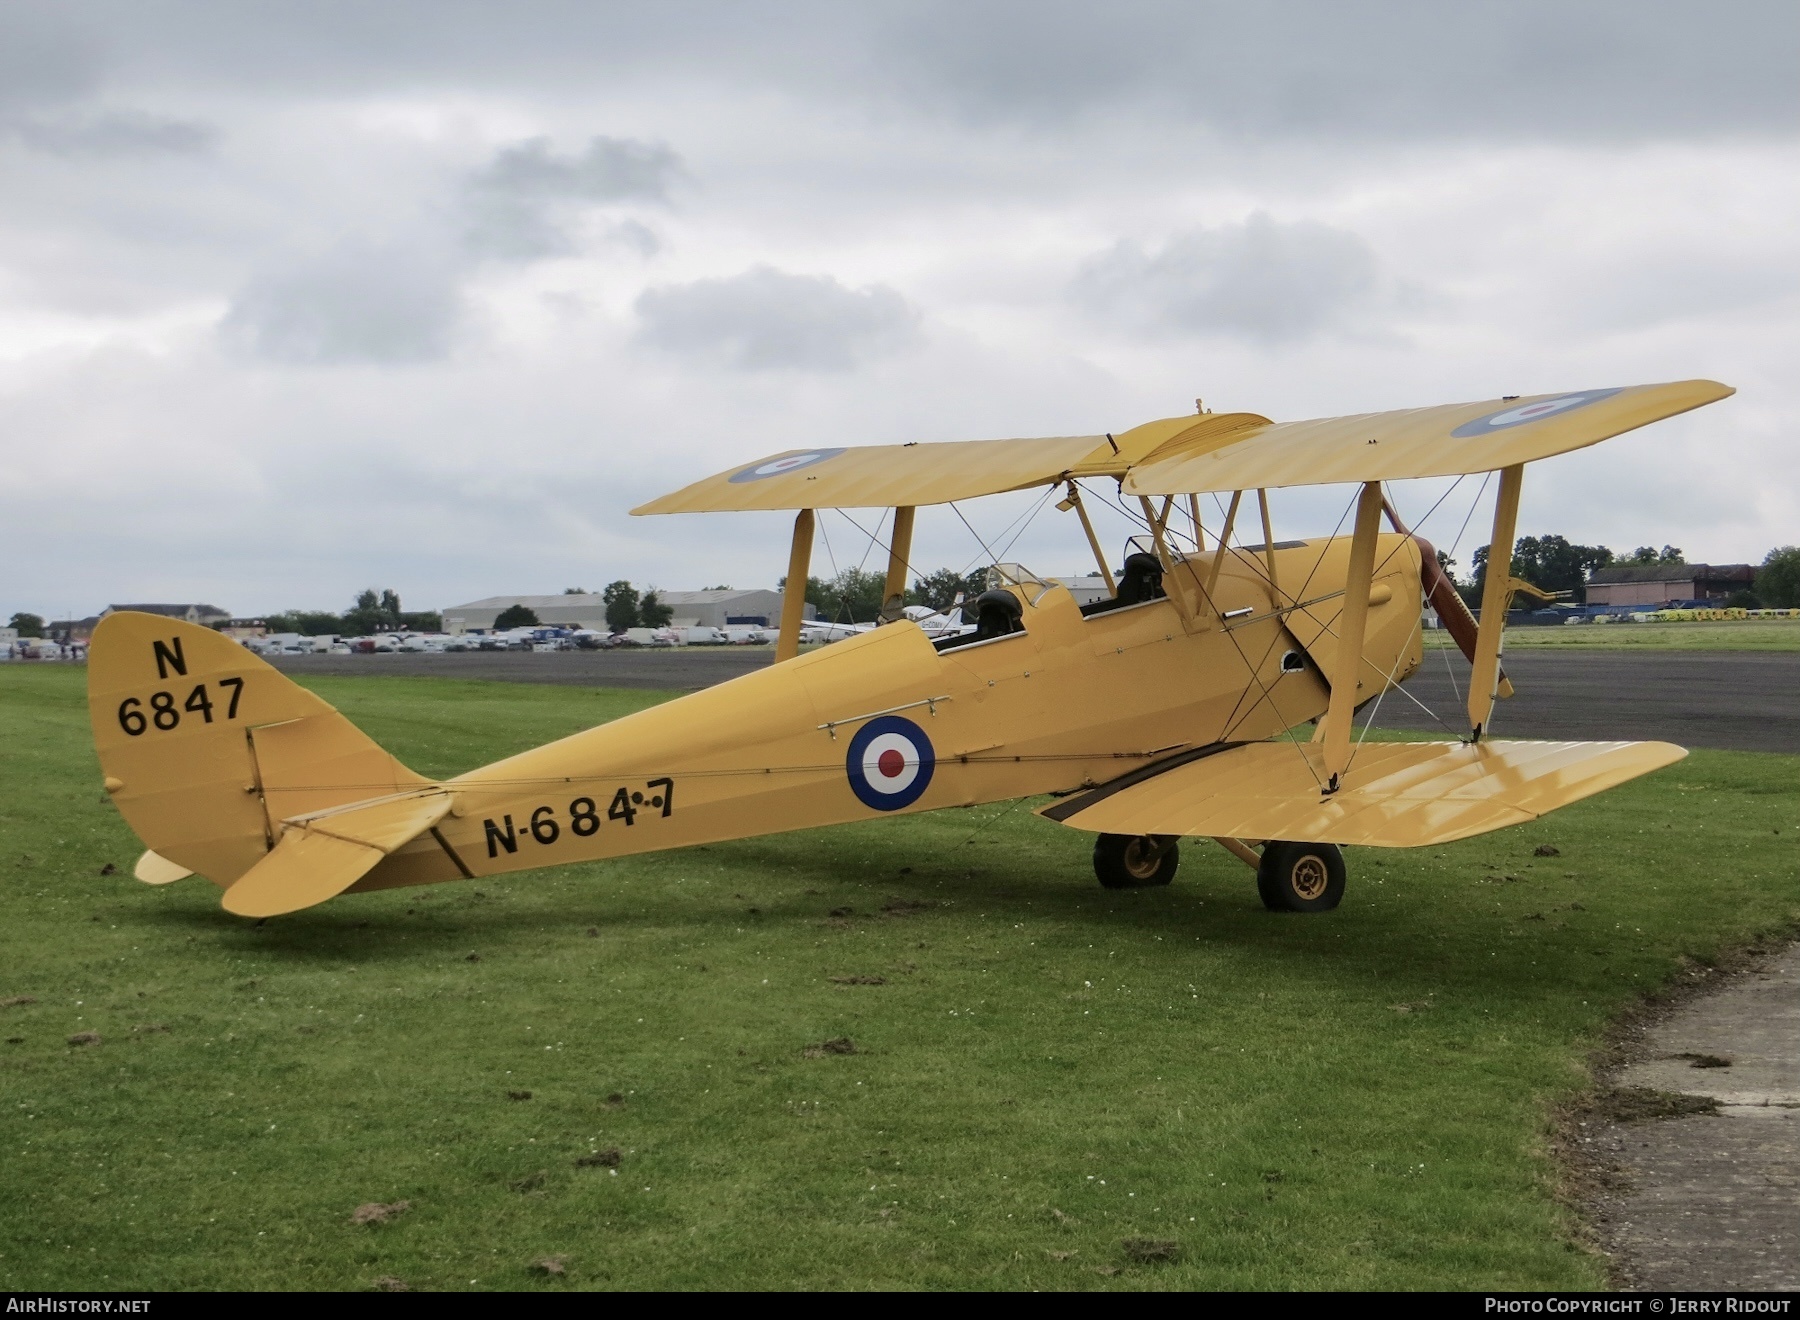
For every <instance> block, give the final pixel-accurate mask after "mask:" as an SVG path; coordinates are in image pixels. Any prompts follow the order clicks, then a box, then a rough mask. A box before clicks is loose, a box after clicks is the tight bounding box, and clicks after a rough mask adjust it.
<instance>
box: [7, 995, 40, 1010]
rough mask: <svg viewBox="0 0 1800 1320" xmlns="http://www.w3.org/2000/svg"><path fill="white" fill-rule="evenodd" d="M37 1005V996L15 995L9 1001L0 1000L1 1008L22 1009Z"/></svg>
mask: <svg viewBox="0 0 1800 1320" xmlns="http://www.w3.org/2000/svg"><path fill="white" fill-rule="evenodd" d="M35 1003H37V996H35V995H13V996H12V997H11V998H9V999H0V1008H22V1007H24V1006H25V1005H26V1004H35Z"/></svg>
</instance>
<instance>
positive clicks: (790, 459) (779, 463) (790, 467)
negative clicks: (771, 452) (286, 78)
mask: <svg viewBox="0 0 1800 1320" xmlns="http://www.w3.org/2000/svg"><path fill="white" fill-rule="evenodd" d="M843 452H844V451H843V450H842V449H808V450H807V451H805V452H804V453H800V454H783V455H782V456H781V457H780V458H771V459H770V460H769V461H768V462H766V463H758V464H757V465H756V466H755V467H748V468H745V469H744V470H743V471H742V472H739V473H736V474H735V475H734V476H733V477H732V478H731V484H732V485H734V486H741V485H743V484H744V483H745V482H746V481H762V480H765V479H766V478H769V477H780V476H785V475H786V474H787V473H789V472H797V471H799V470H800V469H801V468H804V467H811V466H813V464H815V463H823V462H824V461H825V460H826V459H828V458H836V457H837V456H838V455H839V454H841V453H843Z"/></svg>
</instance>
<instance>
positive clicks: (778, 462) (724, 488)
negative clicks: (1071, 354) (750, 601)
mask: <svg viewBox="0 0 1800 1320" xmlns="http://www.w3.org/2000/svg"><path fill="white" fill-rule="evenodd" d="M1096 445H1098V446H1099V447H1100V448H1102V449H1105V448H1106V447H1107V444H1106V437H1105V436H1101V435H1086V436H1062V437H1057V438H1053V439H1048V440H964V441H954V442H950V443H944V444H918V445H862V446H858V447H856V448H853V449H795V450H790V451H789V452H787V453H785V454H776V455H773V456H772V457H769V458H761V459H758V460H757V461H756V462H754V463H747V464H745V465H744V466H743V467H739V468H734V469H732V470H731V471H729V472H721V473H719V474H718V475H717V476H711V477H707V478H706V479H705V480H703V481H696V482H695V483H694V484H693V485H691V486H685V487H683V488H682V489H681V490H678V491H676V492H674V493H673V494H671V495H664V496H662V497H661V498H660V499H655V500H651V501H650V502H649V503H648V504H643V505H640V506H638V507H637V508H635V509H633V510H632V512H633V513H722V512H728V511H732V510H740V509H864V508H881V507H892V506H894V505H897V504H942V503H946V502H948V501H950V500H966V499H973V498H974V497H975V496H977V495H990V494H994V493H997V492H999V491H1004V490H1017V489H1018V488H1019V487H1021V486H1035V485H1039V484H1041V483H1043V482H1046V481H1054V480H1055V479H1056V477H1057V476H1058V475H1059V474H1061V473H1062V472H1065V471H1067V470H1068V469H1070V468H1073V467H1075V466H1076V465H1078V464H1079V463H1080V462H1081V461H1082V459H1084V458H1086V457H1087V456H1088V455H1089V454H1091V453H1092V452H1093V451H1094V447H1095V446H1096Z"/></svg>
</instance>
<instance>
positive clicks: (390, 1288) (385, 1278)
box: [369, 1274, 412, 1292]
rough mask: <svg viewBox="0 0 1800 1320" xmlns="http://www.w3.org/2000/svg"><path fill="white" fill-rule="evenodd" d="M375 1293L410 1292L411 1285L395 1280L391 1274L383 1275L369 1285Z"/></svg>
mask: <svg viewBox="0 0 1800 1320" xmlns="http://www.w3.org/2000/svg"><path fill="white" fill-rule="evenodd" d="M369 1286H370V1287H372V1288H373V1289H375V1291H376V1292H411V1291H412V1285H410V1284H409V1283H407V1281H406V1280H405V1279H401V1278H396V1277H395V1276H394V1275H392V1274H384V1275H382V1276H381V1277H380V1278H378V1279H376V1280H375V1282H374V1283H372V1284H370V1285H369Z"/></svg>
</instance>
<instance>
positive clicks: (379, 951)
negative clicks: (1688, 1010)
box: [0, 666, 1800, 1289]
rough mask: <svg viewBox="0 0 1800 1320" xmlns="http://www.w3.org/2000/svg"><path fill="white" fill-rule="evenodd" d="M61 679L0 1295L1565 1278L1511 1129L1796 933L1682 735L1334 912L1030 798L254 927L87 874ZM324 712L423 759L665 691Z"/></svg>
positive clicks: (331, 907) (14, 747)
mask: <svg viewBox="0 0 1800 1320" xmlns="http://www.w3.org/2000/svg"><path fill="white" fill-rule="evenodd" d="M81 683H82V676H81V674H80V672H79V671H78V670H62V669H56V668H52V667H44V668H28V667H25V666H18V667H9V668H7V669H4V670H0V739H3V740H4V742H3V744H0V745H4V746H5V747H6V749H7V755H6V757H5V761H4V763H3V768H0V775H3V777H4V796H3V797H0V894H3V896H4V902H5V926H4V929H5V932H6V934H5V940H6V946H5V952H4V962H3V964H0V1000H6V999H11V998H14V997H18V996H28V997H31V998H32V999H34V1000H35V1002H28V1003H15V1004H13V1005H12V1006H10V1007H5V1008H0V1042H4V1043H0V1157H3V1158H4V1160H5V1168H6V1175H5V1177H4V1180H0V1286H4V1287H7V1288H10V1289H87V1288H146V1289H150V1288H155V1289H195V1288H327V1289H328V1288H372V1287H381V1288H395V1287H398V1286H410V1287H412V1288H414V1289H419V1288H439V1289H442V1288H465V1289H466V1288H509V1289H510V1288H518V1289H524V1288H545V1289H560V1288H570V1287H576V1288H580V1287H602V1286H609V1287H635V1288H673V1287H686V1288H697V1287H714V1288H719V1287H834V1288H858V1287H932V1288H952V1287H1005V1288H1027V1287H1030V1288H1071V1287H1101V1286H1106V1287H1186V1288H1330V1287H1347V1288H1458V1289H1468V1288H1483V1289H1499V1288H1519V1289H1525V1288H1533V1289H1536V1288H1591V1287H1597V1286H1601V1285H1602V1284H1603V1282H1604V1271H1603V1269H1602V1267H1601V1265H1600V1264H1599V1263H1598V1262H1597V1261H1596V1260H1595V1259H1594V1258H1593V1257H1591V1256H1589V1255H1587V1254H1585V1253H1584V1252H1583V1251H1581V1250H1579V1249H1578V1248H1577V1247H1576V1246H1574V1245H1573V1243H1574V1236H1573V1234H1572V1233H1571V1231H1570V1227H1571V1226H1570V1225H1569V1224H1568V1223H1567V1222H1566V1221H1565V1219H1564V1214H1565V1212H1564V1211H1563V1210H1561V1209H1559V1207H1558V1204H1557V1202H1556V1200H1555V1197H1554V1195H1553V1188H1554V1185H1555V1177H1556V1173H1555V1170H1554V1168H1553V1167H1552V1166H1551V1164H1550V1163H1549V1159H1548V1155H1547V1153H1546V1152H1547V1149H1548V1143H1547V1141H1546V1140H1545V1134H1546V1124H1547V1122H1548V1120H1547V1117H1546V1115H1547V1114H1548V1113H1549V1112H1550V1109H1551V1107H1552V1106H1553V1105H1554V1104H1556V1103H1558V1102H1560V1101H1561V1100H1563V1099H1566V1098H1567V1097H1568V1096H1569V1095H1570V1094H1571V1093H1573V1092H1575V1091H1577V1090H1579V1089H1580V1088H1582V1087H1583V1086H1584V1085H1585V1084H1586V1074H1585V1071H1584V1068H1583V1055H1584V1050H1585V1049H1586V1048H1587V1047H1588V1046H1590V1045H1591V1044H1592V1043H1593V1042H1595V1041H1596V1040H1597V1039H1598V1038H1599V1036H1600V1034H1601V1032H1602V1030H1603V1028H1604V1025H1605V1022H1606V1019H1607V1018H1608V1016H1609V1015H1610V1014H1612V1013H1614V1012H1616V1011H1617V1010H1619V1009H1620V1008H1621V1007H1622V1006H1624V1005H1625V1004H1627V1003H1629V1002H1630V1001H1632V1000H1633V999H1634V997H1635V996H1637V995H1638V994H1639V993H1640V992H1641V991H1643V990H1645V989H1647V988H1649V987H1651V986H1653V985H1655V984H1657V983H1658V982H1660V981H1662V980H1664V979H1665V978H1667V977H1668V976H1669V975H1670V973H1671V972H1672V971H1673V969H1674V968H1675V967H1676V966H1677V965H1678V963H1679V960H1680V959H1681V958H1682V957H1683V956H1691V957H1699V958H1705V957H1707V956H1709V955H1710V954H1711V953H1712V952H1713V951H1715V950H1717V949H1719V948H1721V947H1722V946H1725V945H1728V944H1732V943H1736V942H1739V941H1742V940H1745V939H1748V938H1750V937H1753V936H1755V935H1757V934H1759V933H1761V932H1765V931H1769V930H1772V929H1775V928H1777V927H1780V926H1782V925H1784V924H1786V923H1788V922H1791V921H1792V920H1794V919H1795V917H1796V915H1797V914H1800V876H1797V874H1796V869H1797V868H1796V858H1795V851H1794V840H1795V837H1796V832H1797V831H1800V800H1797V794H1796V788H1797V787H1800V774H1797V771H1800V759H1796V758H1789V757H1777V756H1769V755H1759V754H1754V753H1726V752H1696V753H1695V754H1694V755H1693V756H1692V757H1690V758H1689V759H1688V760H1686V761H1684V762H1682V763H1681V764H1679V765H1677V766H1674V767H1672V768H1670V769H1668V770H1665V771H1663V772H1661V773H1659V774H1657V775H1655V776H1653V777H1651V778H1649V779H1646V780H1641V781H1638V782H1637V783H1634V784H1631V785H1628V786H1626V787H1624V788H1622V789H1619V790H1617V791H1615V792H1613V793H1610V794H1607V795H1605V796H1603V797H1600V798H1597V799H1594V800H1591V801H1589V802H1586V803H1582V804H1579V805H1577V806H1575V807H1572V808H1569V809H1567V810H1565V811H1563V812H1560V813H1558V814H1557V815H1555V816H1553V817H1551V818H1549V819H1548V820H1545V821H1543V822H1540V823H1537V824H1534V825H1531V826H1526V827H1522V828H1519V829H1515V830H1510V831H1507V832H1505V833H1502V834H1498V835H1492V836H1489V837H1487V838H1483V839H1477V840H1473V841H1470V842H1468V843H1464V844H1459V845H1455V846H1451V847H1445V848H1433V849H1427V850H1422V851H1416V852H1381V851H1375V850H1366V849H1365V850H1357V851H1356V852H1354V853H1353V854H1352V856H1351V880H1350V889H1349V894H1348V897H1347V899H1346V902H1345V905H1344V907H1343V908H1342V909H1340V910H1339V911H1338V912H1336V913H1333V914H1330V915H1327V916H1321V917H1293V916H1274V915H1271V914H1268V913H1266V912H1264V911H1263V910H1262V909H1261V907H1260V906H1259V905H1258V903H1257V901H1256V897H1255V892H1254V887H1253V885H1252V883H1251V877H1250V873H1249V872H1248V870H1246V869H1245V868H1244V867H1243V866H1242V864H1241V863H1238V862H1236V861H1234V860H1232V859H1231V858H1229V857H1227V856H1226V855H1225V854H1224V853H1222V852H1220V851H1218V850H1217V849H1215V848H1212V847H1210V846H1207V845H1201V844H1197V843H1190V844H1188V845H1186V847H1185V849H1184V857H1183V864H1182V872H1181V875H1180V877H1179V878H1178V879H1177V881H1176V883H1175V884H1174V886H1172V887H1171V888H1169V889H1166V890H1159V891H1137V892H1125V893H1108V892H1104V891H1102V890H1100V889H1099V888H1097V887H1096V886H1095V884H1094V881H1093V877H1092V873H1091V871H1090V869H1089V864H1088V852H1089V846H1090V839H1089V836H1086V835H1083V834H1079V833H1076V832H1074V831H1071V830H1066V829H1062V828H1059V827H1057V826H1054V825H1051V824H1048V823H1046V822H1044V821H1041V820H1038V819H1036V818H1034V817H1033V816H1032V815H1031V814H1030V812H1029V809H1028V807H1026V806H1019V805H1014V806H1010V807H1004V806H1003V807H987V808H980V809H977V810H971V811H949V812H942V813H936V814H933V815H927V816H916V817H910V818H906V819H900V820H888V821H877V822H871V823H868V824H860V825H853V826H845V827H840V828H836V829H829V830H818V831H810V832H806V833H798V834H791V835H780V836H775V837H771V838H765V839H754V840H748V841H745V842H741V843H735V844H730V845H719V846H713V847H708V848H696V849H690V850H687V851H683V852H678V853H670V854H663V855H656V856H649V857H636V858H627V859H623V860H620V861H616V862H607V863H597V864H592V865H584V866H578V867H571V868H566V869H562V870H558V871H545V872H537V873H527V874H524V875H520V876H515V877H510V878H505V879H491V880H482V881H475V882H470V883H463V884H456V885H449V886H442V887H438V888H433V889H420V890H400V891H390V892H387V893H381V894H372V895H366V896H357V897H349V898H342V899H338V900H334V901H332V902H330V903H328V904H326V905H324V906H323V907H320V908H316V909H313V910H311V911H308V912H304V913H300V914H297V915H296V916H293V917H290V918H285V919H280V920H274V921H270V922H268V923H267V924H266V925H253V924H250V923H246V922H243V921H240V920H238V919H236V918H233V917H230V916H228V915H226V914H225V913H223V912H222V911H220V909H219V907H218V892H217V890H215V889H214V888H213V887H212V886H211V885H209V884H206V883H205V882H203V881H199V880H187V881H183V882H181V883H179V884H175V885H171V886H168V887H166V888H163V889H152V888H150V887H147V886H143V885H138V884H135V883H133V882H132V881H131V880H130V879H129V878H128V876H127V875H123V874H115V875H111V876H107V877H104V878H103V877H101V875H100V874H99V873H100V871H101V869H102V867H103V866H105V865H106V864H108V863H110V864H112V865H114V866H115V867H117V868H119V870H120V871H126V870H128V868H129V864H130V863H131V861H132V860H133V859H134V858H135V856H136V852H137V845H136V843H135V841H134V840H133V839H132V837H131V835H130V833H129V831H128V830H127V829H126V828H125V827H124V826H123V824H122V823H121V822H120V821H119V819H118V817H117V815H116V814H115V813H114V812H113V810H112V809H111V807H110V806H109V805H107V804H106V802H105V801H104V799H103V796H102V794H101V793H100V791H99V786H98V779H99V774H98V769H97V767H96V765H95V763H94V760H93V754H92V752H91V750H90V749H89V745H88V733H87V725H86V715H85V710H84V707H83V697H82V688H81ZM309 686H312V687H314V688H315V689H316V690H318V691H319V692H320V693H321V694H323V695H324V696H326V698H327V699H328V700H331V701H332V702H333V703H334V704H336V705H338V706H339V707H340V708H341V709H343V710H344V711H345V712H346V713H347V714H349V715H351V716H352V717H353V718H355V719H357V720H358V721H359V722H360V723H361V724H362V725H363V726H364V727H365V728H367V729H368V730H369V732H370V733H371V734H373V735H374V736H375V737H377V738H379V739H380V740H382V741H383V742H384V743H385V744H386V745H387V746H388V747H390V748H391V749H392V750H393V751H394V752H396V753H397V754H398V755H399V756H401V758H402V759H404V760H406V761H408V762H409V763H410V764H413V765H414V766H415V767H416V768H418V769H419V770H421V771H424V772H426V773H433V774H444V773H451V772H454V771H457V770H460V769H464V768H466V767H468V766H470V765H473V764H476V763H479V762H483V761H486V760H489V759H491V758H493V757H497V756H500V755H503V754H506V753H509V752H513V751H517V750H519V749H521V748H524V747H526V746H529V745H532V744H534V743H537V742H540V741H542V740H544V739H546V738H550V737H554V736H558V735H560V734H563V733H567V732H569V731H570V730H572V729H574V728H577V727H582V726H585V725H587V724H590V723H593V722H596V721H599V720H602V719H606V718H610V717H614V716H617V715H619V714H622V713H624V712H626V711H629V710H632V709H636V708H638V707H640V706H643V705H647V704H650V703H652V702H654V701H657V700H660V699H662V698H661V697H660V696H659V695H658V694H653V693H644V692H594V691H587V690H581V689H571V688H540V687H530V686H513V685H504V684H490V683H464V682H453V681H448V680H439V679H383V678H373V679H318V680H314V681H312V682H311V683H309ZM1778 831H1779V832H1778ZM1543 844H1551V845H1554V846H1555V847H1556V848H1557V849H1559V850H1560V853H1559V855H1557V856H1554V857H1539V856H1536V855H1535V852H1534V850H1535V849H1536V848H1537V847H1538V846H1539V845H1543ZM844 908H848V909H850V912H849V913H848V914H846V915H838V916H833V915H831V914H832V912H833V910H834V909H844ZM470 955H479V958H478V960H475V959H472V958H471V956H470ZM877 977H879V978H882V981H883V983H882V984H872V983H868V982H869V981H872V980H873V979H874V978H877ZM858 978H868V981H864V982H862V983H858ZM162 1027H166V1028H167V1030H166V1031H164V1030H155V1029H151V1028H162ZM82 1032H97V1033H98V1034H99V1036H100V1040H99V1043H97V1044H86V1045H72V1044H69V1043H68V1041H69V1039H70V1037H72V1036H75V1035H77V1034H78V1033H82ZM840 1041H848V1042H851V1043H852V1046H853V1049H854V1052H853V1053H852V1052H847V1051H844V1050H843V1048H842V1046H839V1045H835V1044H833V1045H827V1044H826V1043H827V1042H840ZM526 1092H529V1094H530V1098H529V1099H514V1098H512V1097H513V1096H518V1095H523V1094H524V1093H526ZM615 1151H616V1161H615V1158H614V1152H615ZM369 1206H375V1207H381V1208H383V1209H384V1211H386V1212H387V1213H385V1214H384V1215H382V1216H374V1215H372V1214H371V1213H370V1212H368V1211H367V1210H365V1211H364V1217H365V1218H367V1219H369V1220H370V1222H367V1223H361V1224H358V1223H353V1222H352V1216H353V1214H355V1213H356V1212H357V1211H358V1209H359V1208H360V1207H369ZM401 1206H404V1208H403V1209H396V1208H395V1207H401ZM1145 1243H1151V1244H1154V1246H1155V1249H1154V1250H1150V1249H1148V1248H1146V1247H1145V1246H1144V1245H1143V1244H1145ZM546 1260H554V1261H556V1262H557V1263H558V1265H559V1266H560V1267H561V1272H560V1273H559V1272H556V1271H552V1270H549V1269H546V1268H545V1267H544V1265H543V1264H542V1262H544V1261H546Z"/></svg>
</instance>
